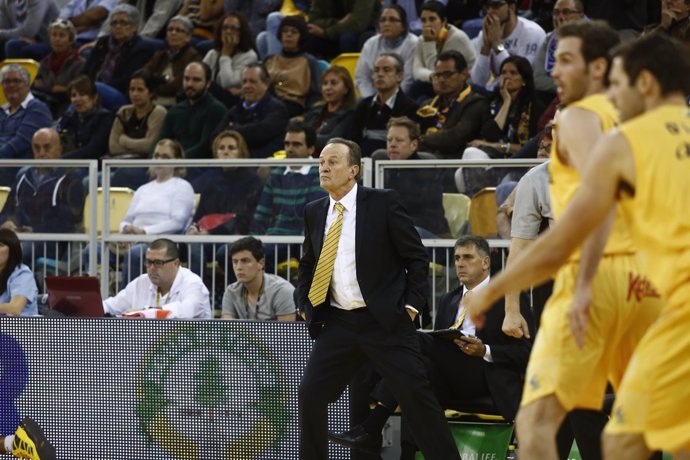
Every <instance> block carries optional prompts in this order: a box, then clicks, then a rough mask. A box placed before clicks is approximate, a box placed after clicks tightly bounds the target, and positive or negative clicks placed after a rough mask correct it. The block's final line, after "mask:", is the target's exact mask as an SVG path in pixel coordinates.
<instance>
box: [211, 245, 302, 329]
mask: <svg viewBox="0 0 690 460" xmlns="http://www.w3.org/2000/svg"><path fill="white" fill-rule="evenodd" d="M230 257H232V270H233V271H234V272H235V277H236V278H237V281H236V282H234V283H232V284H231V285H229V286H228V288H227V289H226V290H225V294H224V295H223V313H222V316H221V318H222V319H245V320H247V319H249V320H260V321H295V318H296V314H295V313H296V310H297V309H296V308H295V299H294V296H293V294H294V292H295V288H294V286H293V285H292V284H290V283H289V282H288V281H287V280H285V279H283V278H281V277H280V276H278V275H272V274H270V273H265V272H264V264H265V261H266V259H265V254H264V247H263V244H262V243H261V240H257V239H256V238H254V237H252V236H247V237H244V238H242V239H239V240H237V241H235V242H234V243H233V244H232V246H231V247H230Z"/></svg>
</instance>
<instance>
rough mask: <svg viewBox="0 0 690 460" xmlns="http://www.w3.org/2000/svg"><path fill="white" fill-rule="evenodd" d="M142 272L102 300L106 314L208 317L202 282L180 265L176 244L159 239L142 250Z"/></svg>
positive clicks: (208, 306) (141, 316)
mask: <svg viewBox="0 0 690 460" xmlns="http://www.w3.org/2000/svg"><path fill="white" fill-rule="evenodd" d="M145 264H146V274H145V275H141V276H139V277H137V278H135V279H133V280H132V281H131V282H130V283H129V284H128V285H127V286H126V287H125V288H124V289H123V290H122V291H120V292H119V293H118V294H117V295H116V296H114V297H109V298H107V299H105V300H104V301H103V311H104V312H105V313H106V315H111V316H124V317H133V318H160V319H163V318H189V319H192V318H194V319H210V318H212V314H211V303H210V301H209V293H208V289H206V286H204V282H203V281H202V280H201V278H199V276H198V275H196V274H194V273H192V272H191V271H190V270H188V269H186V268H184V267H180V254H179V250H178V248H177V245H176V244H175V243H174V242H173V241H171V240H169V239H167V238H160V239H157V240H155V241H153V242H152V243H151V244H149V247H148V249H147V250H146V262H145Z"/></svg>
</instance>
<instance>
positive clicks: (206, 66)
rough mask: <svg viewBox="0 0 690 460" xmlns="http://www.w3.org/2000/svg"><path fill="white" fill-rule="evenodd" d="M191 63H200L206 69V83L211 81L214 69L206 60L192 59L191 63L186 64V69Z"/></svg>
mask: <svg viewBox="0 0 690 460" xmlns="http://www.w3.org/2000/svg"><path fill="white" fill-rule="evenodd" d="M190 65H200V66H201V68H202V69H204V77H206V83H208V82H210V81H211V78H212V76H211V74H212V71H211V67H210V66H209V65H208V64H206V63H205V62H204V61H192V62H190V63H189V64H187V65H186V66H184V69H185V70H187V68H188V67H189V66H190Z"/></svg>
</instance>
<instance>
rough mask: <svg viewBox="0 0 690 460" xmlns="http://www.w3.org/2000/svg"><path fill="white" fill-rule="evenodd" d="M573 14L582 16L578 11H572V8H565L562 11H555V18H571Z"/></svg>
mask: <svg viewBox="0 0 690 460" xmlns="http://www.w3.org/2000/svg"><path fill="white" fill-rule="evenodd" d="M571 14H580V12H579V11H577V10H571V9H570V8H563V9H562V10H556V9H554V10H553V15H554V16H570V15H571Z"/></svg>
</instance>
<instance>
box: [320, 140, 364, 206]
mask: <svg viewBox="0 0 690 460" xmlns="http://www.w3.org/2000/svg"><path fill="white" fill-rule="evenodd" d="M361 169H362V151H361V150H360V148H359V145H357V143H355V142H352V141H351V140H348V139H343V138H342V137H333V138H331V139H330V140H329V141H328V144H326V146H325V147H324V148H323V150H321V155H319V180H320V185H321V188H322V189H324V190H326V191H327V192H328V193H329V194H330V195H332V196H333V197H337V198H338V199H340V198H342V197H343V196H345V195H346V194H347V192H349V191H350V190H351V189H352V187H354V185H355V183H356V182H357V180H358V179H359V178H360V175H361Z"/></svg>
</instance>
